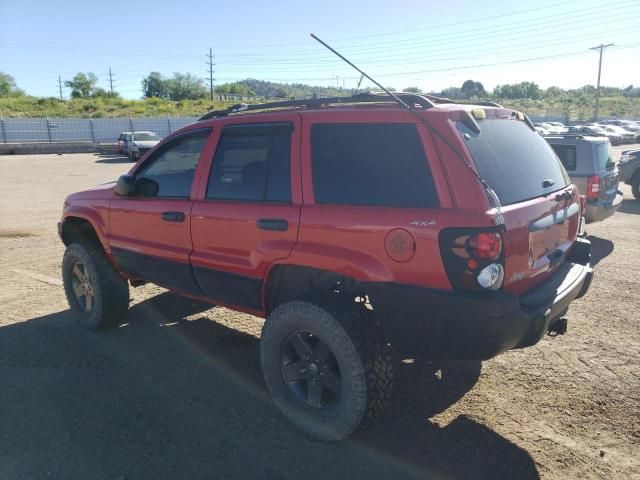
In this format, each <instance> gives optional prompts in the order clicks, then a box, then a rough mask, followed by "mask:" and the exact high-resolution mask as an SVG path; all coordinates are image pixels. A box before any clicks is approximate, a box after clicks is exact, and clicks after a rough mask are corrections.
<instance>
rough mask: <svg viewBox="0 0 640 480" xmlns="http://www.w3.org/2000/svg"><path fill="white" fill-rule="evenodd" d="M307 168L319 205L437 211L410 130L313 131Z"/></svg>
mask: <svg viewBox="0 0 640 480" xmlns="http://www.w3.org/2000/svg"><path fill="white" fill-rule="evenodd" d="M311 164H312V172H313V191H314V195H315V200H316V203H319V204H333V205H366V206H378V207H407V208H410V207H416V208H433V207H437V206H438V197H437V194H436V191H435V187H434V183H433V178H432V176H431V170H430V169H429V164H428V163H427V158H426V156H425V152H424V147H423V145H422V142H421V141H420V137H419V136H418V131H417V129H416V126H415V125H414V124H397V123H396V124H373V123H368V124H367V123H360V124H357V123H344V124H333V123H332V124H316V125H313V127H312V128H311Z"/></svg>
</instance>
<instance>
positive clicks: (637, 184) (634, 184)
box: [631, 172, 640, 201]
mask: <svg viewBox="0 0 640 480" xmlns="http://www.w3.org/2000/svg"><path fill="white" fill-rule="evenodd" d="M631 192H632V193H633V196H634V197H635V199H636V200H639V201H640V172H638V173H636V175H635V176H634V177H633V180H631Z"/></svg>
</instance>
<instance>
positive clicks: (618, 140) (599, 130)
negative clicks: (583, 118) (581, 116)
mask: <svg viewBox="0 0 640 480" xmlns="http://www.w3.org/2000/svg"><path fill="white" fill-rule="evenodd" d="M579 132H580V133H583V134H585V135H589V136H592V137H607V138H608V139H609V142H611V145H622V141H623V138H622V135H620V134H619V133H615V132H611V131H607V130H605V129H604V128H603V127H602V126H601V125H585V126H583V127H581V128H580V130H579Z"/></svg>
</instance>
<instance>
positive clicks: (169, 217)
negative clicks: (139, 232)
mask: <svg viewBox="0 0 640 480" xmlns="http://www.w3.org/2000/svg"><path fill="white" fill-rule="evenodd" d="M184 219H185V216H184V213H182V212H162V220H164V221H165V222H184Z"/></svg>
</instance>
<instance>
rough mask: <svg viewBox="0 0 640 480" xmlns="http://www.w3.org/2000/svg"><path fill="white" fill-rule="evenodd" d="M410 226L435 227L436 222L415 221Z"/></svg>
mask: <svg viewBox="0 0 640 480" xmlns="http://www.w3.org/2000/svg"><path fill="white" fill-rule="evenodd" d="M409 225H416V226H418V227H434V226H435V225H436V221H435V220H414V221H413V222H411V223H410V224H409Z"/></svg>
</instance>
